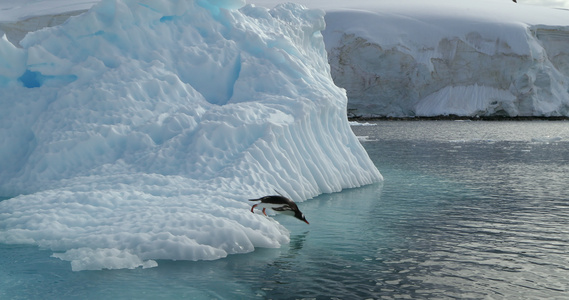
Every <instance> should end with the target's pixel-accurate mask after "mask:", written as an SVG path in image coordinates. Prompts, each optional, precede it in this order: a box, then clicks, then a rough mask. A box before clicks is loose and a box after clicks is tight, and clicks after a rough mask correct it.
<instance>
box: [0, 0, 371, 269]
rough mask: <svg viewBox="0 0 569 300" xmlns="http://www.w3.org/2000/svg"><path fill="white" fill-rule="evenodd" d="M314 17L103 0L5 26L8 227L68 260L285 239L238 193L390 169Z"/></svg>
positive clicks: (0, 178) (4, 238) (4, 204)
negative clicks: (43, 24) (43, 23)
mask: <svg viewBox="0 0 569 300" xmlns="http://www.w3.org/2000/svg"><path fill="white" fill-rule="evenodd" d="M324 26H325V24H324V12H323V11H322V10H309V9H306V8H304V7H302V6H299V5H293V4H284V5H279V6H277V7H275V8H274V9H271V10H269V9H266V8H261V7H255V6H252V5H245V3H244V2H243V1H231V0H223V1H220V0H210V1H206V0H196V1H176V0H157V1H155V0H153V1H140V0H136V1H134V0H103V1H101V2H100V3H98V4H97V5H95V6H94V7H93V8H92V9H90V10H89V11H88V12H86V13H84V14H81V15H78V16H74V17H71V18H69V19H68V20H67V21H66V22H64V23H63V24H62V25H59V26H55V27H50V28H44V29H41V30H39V31H36V32H32V33H29V34H28V35H26V37H25V38H24V39H23V40H21V41H20V45H21V48H19V47H16V46H14V45H13V44H12V43H11V42H10V41H8V39H6V37H4V38H2V39H0V90H1V93H0V195H1V196H7V197H12V198H11V199H8V200H3V201H0V242H1V243H13V244H16V243H25V244H33V245H38V246H39V247H41V248H45V249H51V250H52V251H54V252H55V254H54V257H58V258H60V259H63V260H68V261H70V262H71V265H72V268H73V270H85V269H93V270H96V269H104V268H107V269H115V268H134V267H139V266H142V267H153V266H156V260H158V259H173V260H201V259H205V260H208V259H217V258H221V257H225V256H226V255H228V254H232V253H244V252H250V251H253V249H254V248H255V247H279V246H280V245H281V244H283V243H287V242H288V240H289V237H288V231H287V230H286V229H285V228H284V227H283V226H281V225H280V224H279V223H277V222H275V221H274V220H272V219H270V218H266V217H265V216H262V215H259V214H252V213H251V212H250V204H249V203H248V201H247V199H249V198H252V197H259V196H263V195H266V194H273V193H274V190H275V189H276V190H279V191H280V192H282V193H284V194H285V195H288V196H290V197H291V198H292V199H293V200H295V201H303V200H305V199H308V198H311V197H314V196H316V195H318V194H320V193H329V192H336V191H340V190H341V189H343V188H350V187H357V186H361V185H364V184H369V183H373V182H377V181H379V180H381V179H382V177H381V174H380V173H379V171H378V170H377V169H376V167H375V166H374V165H373V163H372V162H371V160H370V159H369V157H368V155H367V153H366V152H365V150H364V148H363V147H362V146H361V144H360V143H359V142H358V140H357V138H356V137H355V136H354V134H353V133H352V131H351V129H350V126H349V124H348V121H347V118H346V105H347V98H346V94H345V91H344V90H343V89H340V88H338V87H337V86H335V85H334V83H333V81H332V78H331V75H330V69H329V65H328V62H327V56H326V50H325V47H324V43H323V38H322V35H321V30H323V29H324ZM307 217H308V218H309V216H307Z"/></svg>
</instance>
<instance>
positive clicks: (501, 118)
mask: <svg viewBox="0 0 569 300" xmlns="http://www.w3.org/2000/svg"><path fill="white" fill-rule="evenodd" d="M348 120H349V121H536V120H539V121H569V117H566V116H553V117H534V116H516V117H506V116H476V117H469V116H457V115H444V116H432V117H421V116H416V117H362V116H349V117H348Z"/></svg>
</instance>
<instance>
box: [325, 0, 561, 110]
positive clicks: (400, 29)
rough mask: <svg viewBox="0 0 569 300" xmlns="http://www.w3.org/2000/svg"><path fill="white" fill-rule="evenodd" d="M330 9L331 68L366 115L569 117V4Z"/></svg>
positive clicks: (389, 0)
mask: <svg viewBox="0 0 569 300" xmlns="http://www.w3.org/2000/svg"><path fill="white" fill-rule="evenodd" d="M335 3H336V4H333V5H329V6H328V8H327V15H326V23H327V24H328V25H327V29H326V30H325V31H324V33H323V35H324V38H325V42H326V48H327V49H328V53H329V58H330V59H329V60H330V65H331V68H332V76H333V78H334V81H335V82H336V84H337V85H338V86H341V87H343V88H345V89H346V90H347V93H348V98H349V103H348V108H349V110H350V113H352V114H354V115H360V116H433V115H448V114H457V115H464V116H475V115H480V116H482V115H486V116H490V115H492V116H494V115H505V116H569V47H568V45H569V10H560V9H552V8H545V7H538V6H531V5H523V4H521V3H520V4H516V3H513V2H511V1H488V0H480V1H470V0H457V1H442V0H436V1H417V0H402V1H401V0H397V1H395V0H385V1H365V0H360V1H356V2H351V1H350V2H345V3H341V4H340V3H338V2H335Z"/></svg>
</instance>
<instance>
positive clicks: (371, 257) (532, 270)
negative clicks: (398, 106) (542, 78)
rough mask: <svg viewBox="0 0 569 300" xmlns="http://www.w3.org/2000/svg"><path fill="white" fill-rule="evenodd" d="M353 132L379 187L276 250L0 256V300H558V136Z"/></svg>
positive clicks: (564, 150)
mask: <svg viewBox="0 0 569 300" xmlns="http://www.w3.org/2000/svg"><path fill="white" fill-rule="evenodd" d="M372 125H373V126H354V127H353V130H354V132H355V133H356V134H357V135H358V136H361V140H362V143H363V145H364V146H365V148H366V149H367V151H368V153H369V154H370V157H371V158H372V159H373V161H374V162H375V163H376V165H377V166H378V168H379V169H380V171H381V172H382V174H383V176H384V177H385V181H384V182H382V183H379V184H374V185H369V186H364V187H361V188H354V189H349V190H344V191H342V192H340V193H334V194H326V195H321V196H319V197H317V198H314V199H310V200H308V201H306V202H303V203H300V204H299V207H300V209H301V210H302V211H303V212H304V214H305V215H306V218H307V219H308V220H309V221H310V225H306V224H305V223H303V222H300V221H298V220H296V219H294V218H291V217H288V216H275V219H276V220H277V221H279V222H281V223H282V224H284V225H285V226H286V227H287V228H288V229H289V230H290V231H291V243H290V244H289V245H286V246H283V247H282V248H280V249H257V250H255V251H254V252H253V253H249V254H243V255H231V256H229V257H227V258H225V259H220V260H216V261H198V262H188V261H158V264H159V266H158V267H156V268H150V269H134V270H103V271H81V272H72V271H71V266H70V264H69V263H68V262H63V261H60V260H59V259H56V258H52V257H50V256H51V253H52V252H51V251H46V250H41V249H38V248H37V247H33V246H26V245H0V266H1V267H0V299H379V298H382V299H400V298H407V299H539V298H548V299H567V298H569V196H568V195H567V191H568V190H569V189H568V187H569V123H568V122H546V121H533V122H530V121H528V122H457V121H429V122H426V121H425V122H422V121H410V122H405V121H396V122H388V121H382V122H376V123H373V124H372Z"/></svg>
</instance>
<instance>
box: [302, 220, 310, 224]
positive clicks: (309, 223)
mask: <svg viewBox="0 0 569 300" xmlns="http://www.w3.org/2000/svg"><path fill="white" fill-rule="evenodd" d="M302 221H304V223H306V224H310V223H308V221H306V219H304V220H302Z"/></svg>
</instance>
